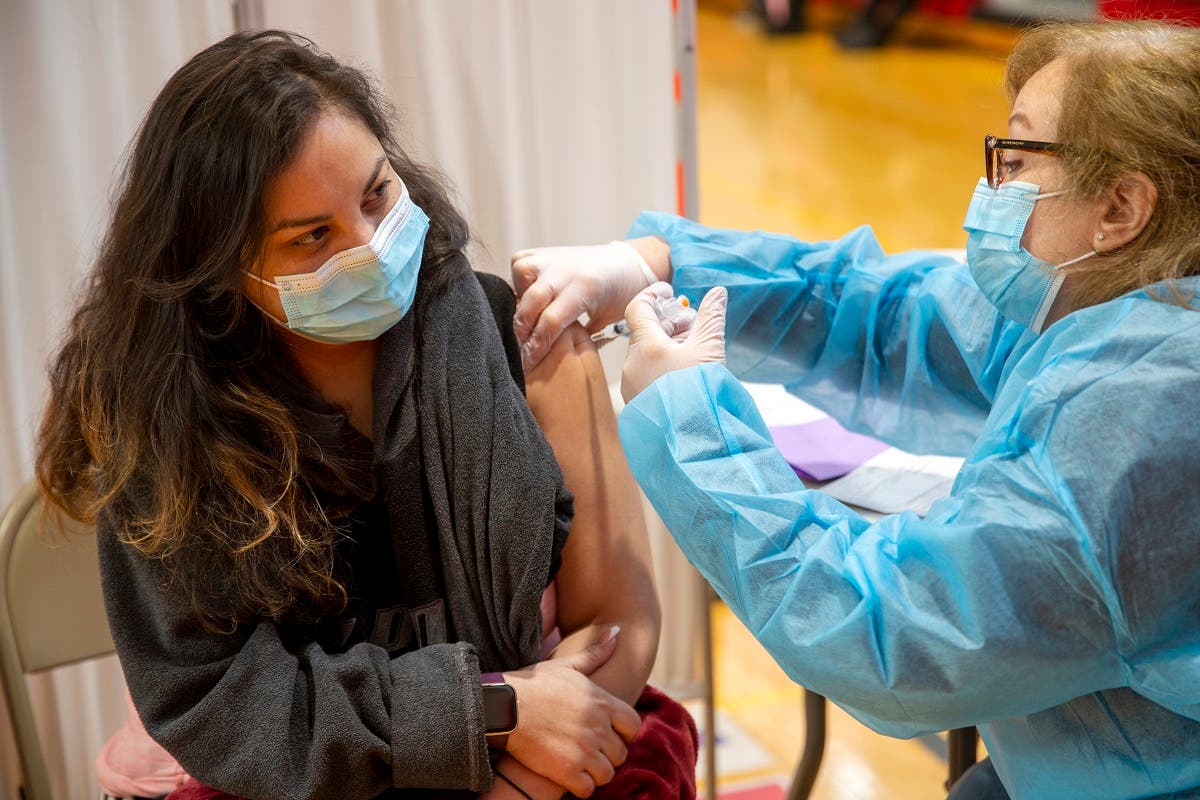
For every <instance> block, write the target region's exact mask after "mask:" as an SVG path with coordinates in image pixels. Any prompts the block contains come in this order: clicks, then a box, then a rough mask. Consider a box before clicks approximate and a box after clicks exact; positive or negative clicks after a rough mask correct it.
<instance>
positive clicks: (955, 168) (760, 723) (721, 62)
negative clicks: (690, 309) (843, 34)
mask: <svg viewBox="0 0 1200 800" xmlns="http://www.w3.org/2000/svg"><path fill="white" fill-rule="evenodd" d="M701 5H702V8H701V10H700V12H699V19H698V42H697V59H698V64H697V71H698V88H697V104H698V127H699V134H698V135H699V182H700V186H699V192H700V218H701V220H702V221H703V222H705V223H706V224H709V225H717V226H723V227H732V228H758V229H764V230H771V231H777V232H785V233H791V234H793V235H796V236H799V237H800V238H806V239H827V238H833V237H837V236H839V235H841V234H842V233H845V232H846V231H848V230H850V229H852V228H854V227H855V226H857V225H861V224H870V225H872V226H873V227H874V229H875V232H876V234H877V235H878V237H879V239H880V241H881V242H882V244H883V246H884V248H885V249H886V250H888V251H889V252H894V251H899V250H905V249H911V248H921V247H931V248H943V247H963V246H964V244H965V234H964V233H963V232H962V227H961V226H962V219H963V214H964V212H965V210H966V205H967V200H968V199H969V198H970V195H971V191H972V189H973V187H974V185H975V182H976V181H977V180H978V179H979V177H980V176H981V175H982V170H983V164H982V156H983V136H984V134H987V133H995V134H997V135H1004V133H1005V131H1006V130H1007V128H1006V123H1005V120H1006V117H1007V114H1008V109H1007V100H1006V98H1005V95H1004V91H1003V87H1002V84H1001V77H1002V72H1003V66H1004V53H1005V52H1006V50H1007V49H1008V47H1009V46H1011V43H1012V39H1013V36H1012V33H1011V32H1010V31H1008V30H1007V29H1003V28H997V27H996V26H992V25H985V24H982V23H971V22H958V21H947V20H939V19H934V18H921V17H919V16H918V17H916V18H914V19H913V20H909V21H906V23H905V25H904V27H903V28H902V29H901V30H900V31H899V33H900V36H898V38H897V41H896V42H895V43H894V44H893V45H891V46H889V47H887V48H885V49H882V50H877V51H865V52H862V51H860V52H844V51H841V50H839V49H838V48H837V46H836V45H835V43H834V42H833V40H832V38H831V37H830V35H829V31H830V28H831V27H832V26H833V25H835V24H836V23H837V22H838V20H837V19H836V18H832V17H831V15H830V14H829V13H828V12H826V13H825V14H820V15H814V16H815V17H816V18H815V19H814V30H813V31H812V32H807V33H802V34H799V35H795V36H790V37H774V38H768V37H766V36H763V35H762V34H761V33H759V32H758V30H757V28H756V27H755V26H754V24H753V23H752V22H751V21H749V20H747V19H746V18H744V17H743V16H741V15H739V14H737V13H736V12H734V11H732V10H731V9H730V8H729V6H730V5H731V4H730V3H728V2H725V3H721V2H712V3H711V4H706V3H704V2H702V3H701ZM732 5H735V6H736V4H732ZM713 613H714V625H715V631H716V633H715V644H716V652H717V682H718V683H717V692H718V710H719V712H720V713H721V714H723V715H725V716H727V717H728V718H730V719H732V720H733V721H734V722H735V723H736V724H737V725H738V726H739V727H740V728H742V729H743V730H744V731H745V732H746V733H747V734H749V736H750V738H751V739H753V740H754V741H755V742H756V743H757V744H758V745H760V746H762V748H763V749H765V750H766V751H768V752H769V754H770V756H771V758H772V759H773V763H771V764H770V765H769V766H767V765H763V766H760V767H759V768H756V769H753V770H749V771H744V772H741V773H736V774H733V775H725V776H723V778H722V780H721V781H720V782H719V786H720V787H721V789H722V794H723V796H725V797H738V798H739V800H740V798H741V797H745V798H747V800H748V799H749V798H750V797H754V798H758V797H761V798H764V799H766V798H770V797H772V796H775V797H781V796H782V794H780V793H779V792H778V791H774V792H772V791H770V790H764V791H762V792H761V793H752V792H744V793H737V794H735V793H734V792H732V791H731V787H736V786H741V785H748V784H755V783H758V782H761V781H763V780H764V779H766V778H768V777H770V776H786V775H790V774H791V772H792V770H793V769H794V768H795V764H796V760H797V758H798V757H799V753H800V748H801V746H802V743H803V740H804V725H803V699H802V690H801V689H800V688H799V687H797V686H795V685H794V684H792V683H791V682H790V681H789V680H788V679H787V677H786V676H785V675H784V674H783V672H782V671H781V670H780V669H779V668H778V667H777V666H776V665H775V664H774V663H773V662H772V661H771V659H770V657H769V656H767V655H766V653H765V651H763V649H762V648H761V647H760V646H759V645H758V644H757V643H756V642H755V641H754V640H753V638H752V637H751V636H750V635H749V634H748V633H747V632H746V630H745V629H744V628H743V627H742V626H741V624H740V623H739V622H738V621H737V620H736V619H735V618H734V617H733V615H732V614H731V613H730V612H729V611H728V610H727V609H725V608H724V607H721V606H717V607H716V608H714V612H713ZM828 728H829V738H828V740H827V744H826V750H825V761H824V764H823V765H822V768H821V773H820V776H819V777H818V779H817V784H816V787H815V789H814V792H813V797H814V798H819V799H820V800H869V799H872V798H889V799H890V800H907V799H909V798H912V799H913V800H923V799H925V798H937V797H942V796H944V790H943V788H942V783H943V781H944V780H945V777H946V772H945V766H944V763H943V761H942V760H941V759H940V758H939V757H938V755H937V754H936V753H935V750H936V749H937V746H938V745H939V744H940V743H939V742H938V741H933V742H929V741H925V742H922V741H897V740H893V739H888V738H885V737H882V736H878V735H876V734H874V733H872V732H871V731H869V730H868V729H867V728H865V727H864V726H862V725H860V724H859V723H857V722H855V721H854V720H853V719H852V718H850V717H849V716H848V715H846V714H845V713H844V712H842V711H841V710H840V709H837V708H836V707H834V706H832V705H831V706H830V714H829V723H828Z"/></svg>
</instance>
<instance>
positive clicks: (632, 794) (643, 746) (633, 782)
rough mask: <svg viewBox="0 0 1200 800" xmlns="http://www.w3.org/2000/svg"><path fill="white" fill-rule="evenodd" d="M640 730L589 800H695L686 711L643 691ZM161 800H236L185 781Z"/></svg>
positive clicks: (695, 741) (691, 725)
mask: <svg viewBox="0 0 1200 800" xmlns="http://www.w3.org/2000/svg"><path fill="white" fill-rule="evenodd" d="M634 708H636V709H637V712H638V714H640V715H641V717H642V728H641V730H640V731H638V735H637V738H636V739H634V740H633V741H632V742H630V744H629V757H628V758H627V759H626V761H625V763H624V764H622V765H621V767H620V769H618V770H617V774H616V777H615V778H613V780H612V783H610V784H608V785H607V786H602V787H600V788H599V789H597V790H596V793H595V794H593V795H592V798H593V800H677V799H678V800H695V798H696V750H697V747H698V746H699V738H698V736H697V735H696V723H695V722H694V721H693V720H692V717H691V715H690V714H688V712H687V710H686V709H685V708H684V707H683V706H681V705H679V703H677V702H675V701H674V700H672V699H671V698H670V697H667V696H666V695H665V694H663V693H662V692H660V691H659V690H657V689H655V688H653V687H650V686H647V687H646V689H645V691H643V692H642V696H641V697H640V698H639V699H638V702H637V705H636V706H634ZM167 800H241V799H240V798H237V797H234V796H233V795H231V794H226V793H225V792H221V791H218V790H216V789H210V788H209V787H207V786H204V785H202V784H200V783H197V782H196V781H194V780H193V781H190V782H189V783H187V784H185V785H184V786H183V787H182V788H180V789H177V790H176V791H174V792H172V793H171V794H170V796H169V797H168V798H167Z"/></svg>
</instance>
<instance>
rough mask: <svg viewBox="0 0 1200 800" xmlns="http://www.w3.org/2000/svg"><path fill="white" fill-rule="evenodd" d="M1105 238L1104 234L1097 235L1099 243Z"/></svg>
mask: <svg viewBox="0 0 1200 800" xmlns="http://www.w3.org/2000/svg"><path fill="white" fill-rule="evenodd" d="M1103 238H1104V234H1103V233H1097V234H1096V239H1097V241H1098V240H1100V239H1103Z"/></svg>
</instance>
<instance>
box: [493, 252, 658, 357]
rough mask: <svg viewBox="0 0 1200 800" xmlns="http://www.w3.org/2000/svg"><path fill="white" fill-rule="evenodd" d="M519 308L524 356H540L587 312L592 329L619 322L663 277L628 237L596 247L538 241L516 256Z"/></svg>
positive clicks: (515, 327) (515, 284)
mask: <svg viewBox="0 0 1200 800" xmlns="http://www.w3.org/2000/svg"><path fill="white" fill-rule="evenodd" d="M512 277H513V288H514V289H516V292H517V296H518V297H519V298H520V299H519V300H518V301H517V311H516V314H515V315H514V316H513V330H514V331H515V332H516V334H517V341H518V342H520V344H521V361H522V362H523V363H524V365H525V369H526V370H529V369H531V368H533V367H535V366H536V365H537V364H538V362H540V361H541V360H542V359H543V358H544V357H545V356H546V353H548V352H550V346H551V345H553V344H554V342H555V341H557V340H558V337H559V334H561V333H562V332H563V331H564V330H566V327H567V326H568V325H570V324H571V323H572V322H574V321H575V320H577V319H578V318H579V316H580V315H581V314H583V313H585V312H586V313H587V315H588V322H587V330H588V333H595V332H596V331H598V330H600V329H601V328H603V327H604V326H605V325H608V324H609V323H611V322H616V321H617V320H619V319H620V318H621V312H622V311H624V310H625V305H626V304H627V303H628V302H629V300H630V299H631V298H632V297H633V296H634V295H635V294H637V293H638V292H639V291H640V290H641V289H643V288H645V287H646V286H649V285H650V284H652V283H654V282H655V281H656V280H658V278H656V277H655V275H654V273H653V272H651V271H650V267H649V265H647V264H646V261H645V259H643V258H642V256H641V255H640V254H639V253H638V251H637V250H635V249H633V247H632V246H631V245H628V244H626V243H625V242H610V243H609V244H601V245H593V246H590V247H536V248H534V249H532V250H518V251H517V252H516V253H513V256H512Z"/></svg>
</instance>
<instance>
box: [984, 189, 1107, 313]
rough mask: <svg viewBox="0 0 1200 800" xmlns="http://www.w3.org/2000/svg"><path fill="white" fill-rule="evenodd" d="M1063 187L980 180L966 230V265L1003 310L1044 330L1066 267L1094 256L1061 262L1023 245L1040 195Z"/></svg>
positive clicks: (1044, 197) (1001, 311)
mask: <svg viewBox="0 0 1200 800" xmlns="http://www.w3.org/2000/svg"><path fill="white" fill-rule="evenodd" d="M1060 194H1064V193H1063V192H1047V193H1046V194H1038V186H1037V184H1033V183H1025V182H1024V181H1008V182H1005V183H1002V184H1001V185H1000V188H998V189H993V188H991V187H990V186H988V184H987V181H986V180H985V179H983V178H980V179H979V185H978V186H976V187H975V194H974V195H973V196H972V197H971V204H970V205H969V206H968V207H967V219H966V221H965V222H964V223H963V229H964V230H966V231H967V267H968V268H969V269H970V270H971V275H972V277H974V278H975V283H977V284H978V285H979V288H980V289H981V290H982V291H983V294H984V295H985V296H986V297H987V298H988V300H991V301H992V305H994V306H995V307H996V308H998V309H999V310H1000V313H1001V314H1003V315H1004V316H1006V317H1008V318H1009V319H1011V320H1013V321H1014V322H1018V323H1020V324H1021V325H1024V326H1025V327H1026V328H1029V329H1030V330H1032V331H1033V332H1034V333H1041V332H1042V328H1043V327H1044V326H1045V324H1046V315H1047V314H1049V313H1050V307H1051V306H1052V305H1054V298H1055V297H1057V296H1058V291H1059V289H1061V288H1062V282H1063V278H1064V277H1065V276H1066V274H1065V273H1064V272H1063V267H1069V266H1070V265H1072V264H1077V263H1079V262H1080V261H1083V260H1084V259H1085V258H1091V257H1092V256H1094V255H1096V251H1095V250H1092V251H1091V252H1089V253H1084V254H1083V255H1081V256H1079V257H1078V258H1073V259H1071V260H1070V261H1067V262H1065V263H1063V264H1057V265H1055V264H1048V263H1046V262H1045V261H1042V260H1041V259H1040V258H1037V257H1036V256H1035V255H1034V254H1033V253H1030V252H1029V251H1028V250H1026V249H1025V248H1023V247H1021V237H1022V236H1024V234H1025V226H1026V225H1027V224H1028V223H1029V216H1030V215H1031V214H1032V213H1033V206H1034V204H1035V203H1037V201H1038V200H1045V199H1046V198H1049V197H1057V196H1058V195H1060Z"/></svg>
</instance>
